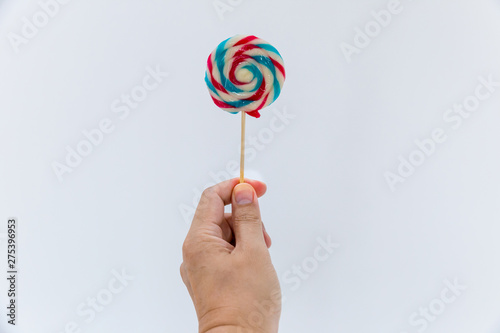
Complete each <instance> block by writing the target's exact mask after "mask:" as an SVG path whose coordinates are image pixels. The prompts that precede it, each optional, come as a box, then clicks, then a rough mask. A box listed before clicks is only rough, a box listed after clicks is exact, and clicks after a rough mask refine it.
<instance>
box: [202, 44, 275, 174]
mask: <svg viewBox="0 0 500 333" xmlns="http://www.w3.org/2000/svg"><path fill="white" fill-rule="evenodd" d="M205 82H206V84H207V86H208V91H209V93H210V95H211V97H212V100H213V101H214V103H215V105H217V106H218V107H219V108H221V109H222V110H224V111H227V112H230V113H238V112H240V111H241V163H240V181H241V182H243V169H244V159H243V156H244V142H245V114H248V115H250V116H252V117H255V118H259V117H260V113H259V111H260V110H261V109H263V108H265V107H266V106H269V105H270V104H271V103H273V102H274V101H275V100H276V99H277V98H278V96H279V95H280V93H281V88H282V87H283V83H284V82H285V67H284V65H283V59H282V58H281V55H280V53H279V52H278V50H276V49H275V48H274V47H273V46H272V45H270V44H269V43H267V42H266V41H264V40H262V39H260V38H258V37H255V36H242V35H237V36H234V37H231V38H228V39H226V40H225V41H223V42H222V43H220V44H219V46H217V48H216V49H215V50H214V51H213V52H212V53H211V54H210V55H209V57H208V61H207V71H206V75H205Z"/></svg>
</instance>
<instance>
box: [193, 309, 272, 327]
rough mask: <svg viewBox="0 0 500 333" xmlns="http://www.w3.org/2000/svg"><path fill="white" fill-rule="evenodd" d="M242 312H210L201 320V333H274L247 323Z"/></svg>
mask: <svg viewBox="0 0 500 333" xmlns="http://www.w3.org/2000/svg"><path fill="white" fill-rule="evenodd" d="M244 317H247V316H242V315H241V312H240V311H238V310H237V309H233V308H223V309H217V310H213V311H210V312H209V313H207V314H205V315H204V316H203V317H201V318H200V319H199V333H272V332H274V331H273V330H266V329H264V327H253V326H252V325H249V323H246V322H245V320H244V319H243V318H244Z"/></svg>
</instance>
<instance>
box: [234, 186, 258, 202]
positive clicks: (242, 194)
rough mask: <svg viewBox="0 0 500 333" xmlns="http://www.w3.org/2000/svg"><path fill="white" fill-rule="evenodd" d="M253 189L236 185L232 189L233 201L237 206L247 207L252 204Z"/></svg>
mask: <svg viewBox="0 0 500 333" xmlns="http://www.w3.org/2000/svg"><path fill="white" fill-rule="evenodd" d="M253 192H254V191H253V187H252V186H251V185H249V184H246V183H242V184H238V185H236V186H235V188H234V199H235V200H236V203H237V204H238V205H247V204H249V203H252V202H253Z"/></svg>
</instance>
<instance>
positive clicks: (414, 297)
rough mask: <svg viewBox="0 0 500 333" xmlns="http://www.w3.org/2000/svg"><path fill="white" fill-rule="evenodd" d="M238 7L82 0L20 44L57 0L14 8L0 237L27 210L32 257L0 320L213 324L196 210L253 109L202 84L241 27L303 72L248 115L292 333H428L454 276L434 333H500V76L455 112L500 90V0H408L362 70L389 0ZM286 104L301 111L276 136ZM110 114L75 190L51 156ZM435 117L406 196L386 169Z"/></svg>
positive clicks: (59, 157)
mask: <svg viewBox="0 0 500 333" xmlns="http://www.w3.org/2000/svg"><path fill="white" fill-rule="evenodd" d="M46 1H48V0H42V2H46ZM224 2H225V1H224ZM231 3H232V4H230V5H229V6H230V8H231V9H232V10H231V11H226V12H224V13H222V16H219V15H218V13H217V11H216V9H215V7H214V3H213V1H212V0H205V1H158V0H157V1H130V0H127V1H123V0H122V1H77V0H73V1H71V2H69V3H68V4H65V5H61V6H60V8H59V11H58V13H57V14H56V15H55V16H54V17H52V18H50V20H49V22H48V24H47V25H46V26H44V27H41V28H39V31H38V33H37V34H36V35H35V36H34V37H32V38H29V39H27V42H26V43H24V44H21V45H19V47H18V52H16V48H15V47H13V45H12V43H11V42H10V41H9V37H8V36H12V34H11V35H9V34H10V33H13V34H17V35H19V36H22V27H23V24H24V23H23V17H24V16H26V17H27V18H28V19H29V20H31V21H32V17H33V15H35V14H36V13H37V12H39V11H40V10H41V9H40V5H39V4H38V3H37V2H36V1H14V0H4V1H3V2H0V219H1V220H2V221H3V222H2V223H1V224H0V226H1V227H0V228H1V229H0V233H5V232H6V222H7V218H8V217H10V216H15V217H17V218H18V220H19V260H20V261H19V262H20V264H19V265H20V266H19V272H20V274H19V281H18V282H19V284H18V290H19V297H18V304H19V308H18V325H17V326H16V327H15V328H12V327H10V325H7V323H6V317H5V311H6V310H5V306H4V304H6V302H7V297H6V291H5V290H6V287H7V285H6V281H5V279H4V278H2V281H3V282H2V283H3V285H2V288H1V290H2V292H1V295H0V300H1V302H2V303H1V304H2V306H1V307H0V308H2V309H4V310H1V313H0V318H2V319H1V320H0V331H1V332H6V333H9V332H23V333H28V332H29V333H38V332H42V333H60V332H64V331H65V325H67V323H70V322H75V323H77V324H78V327H79V329H80V330H81V332H95V333H100V332H124V333H129V332H130V333H132V332H196V331H197V321H196V316H195V312H194V308H193V306H192V303H191V300H190V298H189V295H188V293H187V291H186V289H185V287H184V285H183V283H182V280H181V278H180V274H179V265H180V263H181V245H182V242H183V240H184V237H185V234H186V232H187V229H188V224H189V218H187V217H186V215H183V214H182V213H181V211H183V209H184V210H185V209H186V207H188V206H191V207H193V200H195V201H196V194H197V193H198V192H199V191H201V190H203V188H204V187H205V186H206V185H208V184H210V183H212V182H213V180H212V177H211V176H210V172H213V173H220V172H223V171H225V170H226V165H227V163H228V162H229V161H232V160H237V159H238V140H239V117H238V116H233V115H230V114H227V113H225V112H223V111H219V110H218V109H217V107H215V105H213V103H212V101H211V99H210V98H209V94H208V92H207V89H206V87H205V83H204V81H203V78H204V71H205V66H206V63H205V62H206V58H207V56H208V54H209V53H210V52H211V51H212V50H213V49H214V48H215V46H216V45H217V44H218V43H219V42H220V41H222V40H223V39H225V38H227V37H230V36H232V35H235V34H238V33H242V34H254V35H257V36H259V37H261V38H263V39H265V40H267V41H269V42H270V43H272V44H273V45H274V46H276V47H277V48H278V49H279V51H280V52H281V54H282V56H283V58H284V61H285V64H286V69H287V81H286V82H285V85H284V89H283V92H282V94H281V96H280V98H279V99H278V101H277V102H276V103H275V104H273V106H272V107H270V108H269V109H266V110H264V111H263V112H262V117H261V118H260V119H253V118H251V119H250V118H249V120H248V122H247V123H248V128H247V131H248V135H249V137H250V136H254V137H257V138H259V135H260V136H261V138H264V140H266V143H265V144H263V147H260V148H261V149H262V150H260V151H258V153H257V154H256V155H255V156H254V158H253V159H251V160H249V161H248V169H249V174H248V175H249V176H254V177H256V178H258V179H261V180H264V181H265V182H266V183H267V184H268V193H267V194H266V195H265V196H264V197H263V198H262V199H261V201H260V202H261V209H262V215H263V220H264V222H265V223H266V227H267V230H268V232H269V233H270V235H271V237H272V239H273V247H272V248H271V254H272V258H273V262H274V264H275V266H276V270H277V271H278V274H279V276H280V279H281V283H282V289H283V294H284V295H285V297H286V302H285V304H284V306H283V314H282V318H281V330H280V331H281V332H342V333H361V332H384V333H401V332H408V333H413V332H418V328H420V326H412V325H411V324H410V323H409V318H410V316H411V315H412V314H413V313H414V312H416V311H417V312H418V311H419V308H420V307H428V306H429V304H430V303H431V302H433V300H434V303H436V301H435V300H436V299H439V298H440V295H441V291H442V290H443V289H444V288H445V287H446V285H445V283H444V281H445V280H450V281H453V280H454V279H458V281H459V283H460V284H462V285H465V286H466V287H467V289H466V290H465V291H464V292H462V294H461V295H460V296H459V297H458V298H457V299H456V300H455V301H454V302H452V303H451V304H447V305H446V308H445V309H444V312H443V313H442V314H440V315H438V316H437V318H436V319H435V320H434V321H433V322H430V323H429V325H428V328H427V329H426V330H425V332H429V333H432V332H454V333H470V332H475V333H476V332H477V333H479V332H485V333H497V332H500V284H499V283H498V282H499V280H500V264H499V254H500V242H499V241H498V239H499V232H500V226H499V222H500V210H499V207H500V205H499V200H500V186H499V184H500V174H499V170H500V158H499V154H498V146H499V142H500V131H499V125H500V113H499V106H500V88H499V87H497V88H496V91H495V92H494V93H493V94H491V97H490V98H488V99H487V100H485V101H482V102H481V104H480V106H479V107H478V109H477V110H476V111H475V112H473V113H472V114H471V115H470V117H469V118H467V119H464V120H463V123H462V124H461V126H460V128H458V129H456V130H455V129H453V128H452V125H453V123H449V122H446V121H445V120H444V119H443V115H444V114H445V113H446V111H447V109H449V108H451V107H452V106H453V105H454V104H456V103H463V101H464V100H465V99H466V97H468V96H471V95H473V94H474V92H475V89H476V86H477V85H478V84H479V81H478V77H479V76H483V77H485V78H487V77H488V76H489V75H492V76H493V78H494V80H496V81H497V82H498V81H500V2H499V1H494V0H477V1H470V0H454V1H452V0H449V1H440V2H438V3H436V1H430V0H413V1H410V0H401V6H402V7H401V8H402V11H401V12H400V13H399V14H397V15H393V16H392V20H391V22H390V24H389V25H388V26H387V27H384V28H383V29H382V30H381V31H380V33H379V34H378V35H377V36H375V37H374V38H373V40H372V41H371V43H370V44H369V45H368V46H367V47H365V48H363V49H361V50H360V52H359V53H358V54H354V55H352V59H351V60H352V61H351V62H350V63H349V62H348V61H347V59H346V57H345V56H344V54H343V53H342V51H341V48H340V46H341V43H343V42H345V43H349V44H354V38H355V35H356V31H355V29H356V27H359V28H361V29H364V27H365V25H366V24H367V23H369V22H370V21H372V20H373V17H372V14H371V12H372V11H373V10H375V11H380V10H382V9H384V8H387V4H388V1H385V0H384V1H382V0H380V1H379V0H377V1H364V0H363V1H361V0H357V1H352V0H336V1H294V0H289V1H285V0H281V1H279V0H273V1H249V0H243V1H240V2H238V1H232V2H231ZM148 66H149V67H151V68H156V67H157V66H159V67H160V68H161V69H162V70H163V71H165V72H168V73H169V76H168V77H167V78H166V79H165V80H164V81H163V82H162V83H161V84H160V85H159V86H158V88H157V89H155V90H154V91H151V92H150V93H149V94H148V96H147V98H146V99H145V100H144V101H143V102H141V103H140V105H139V106H138V107H137V108H136V109H135V110H132V111H131V113H130V114H129V116H128V117H126V118H125V119H120V118H119V115H120V114H117V113H114V112H113V111H112V109H111V104H112V103H113V101H114V100H115V99H117V98H118V99H119V98H120V96H121V95H122V94H130V92H131V90H132V89H133V88H134V87H136V86H138V85H140V84H141V83H142V79H143V78H144V76H145V75H147V71H146V68H147V67H148ZM276 112H277V113H283V112H287V113H288V114H290V115H293V116H294V118H293V119H290V120H289V123H288V124H287V125H286V126H285V127H284V129H283V130H281V131H279V132H276V131H275V132H272V135H273V138H272V140H271V139H270V138H269V136H265V135H269V130H266V128H268V129H269V128H270V124H271V122H273V118H274V117H275V114H276ZM105 118H109V119H111V121H112V122H113V125H114V126H115V127H114V131H113V132H112V133H111V134H106V135H105V137H104V139H103V141H102V143H101V144H100V145H98V146H96V147H94V148H93V151H92V153H90V154H89V155H88V156H87V157H85V158H84V159H83V161H82V162H81V164H80V165H79V166H77V167H76V168H74V169H73V171H72V172H71V173H66V174H64V175H63V177H62V181H59V180H58V177H57V176H56V174H55V173H54V171H53V167H52V165H53V163H54V162H55V161H57V162H59V163H65V161H64V160H65V157H66V154H67V151H66V147H67V146H69V147H72V148H73V149H76V146H77V145H78V143H79V142H81V141H82V140H84V139H85V137H84V136H83V134H82V131H84V130H91V129H94V128H96V127H97V126H98V124H99V122H100V121H101V120H102V119H105ZM435 128H442V129H443V130H444V131H445V133H446V136H447V140H446V141H445V142H444V143H441V144H438V145H436V148H435V152H434V153H433V154H432V155H431V156H429V157H428V158H426V159H425V161H424V163H423V164H422V165H421V166H419V167H418V168H416V170H415V171H414V173H413V175H411V176H409V177H408V178H406V181H405V182H404V183H398V184H396V186H395V191H391V189H390V187H389V185H388V183H387V182H386V179H385V178H384V174H385V173H386V172H393V173H396V172H397V168H398V165H399V160H398V157H399V156H400V155H401V156H403V157H404V158H408V157H409V155H410V154H411V153H412V152H413V151H415V150H416V149H417V146H416V145H415V143H414V141H415V140H423V139H426V138H429V137H430V136H431V132H432V130H433V129H435ZM262 131H264V132H265V133H264V132H262ZM263 133H264V134H263ZM259 140H260V139H259ZM260 144H262V142H261V143H260ZM233 175H236V174H235V173H233ZM186 214H187V213H186ZM3 236H5V235H3ZM328 236H330V237H331V239H332V240H333V241H335V242H337V243H338V244H340V247H339V248H338V249H336V250H335V251H334V252H333V253H332V254H331V256H330V257H329V258H328V260H327V261H324V262H319V264H318V265H317V267H313V268H314V269H311V266H309V269H310V270H312V272H311V273H309V274H308V278H307V279H301V280H299V281H300V285H299V286H298V288H296V287H297V284H296V283H291V282H290V281H289V280H286V279H285V277H286V276H288V277H290V275H287V274H290V270H291V269H292V268H293V266H294V265H298V266H300V265H302V264H303V263H304V262H307V263H309V264H311V262H313V263H314V260H313V261H311V259H310V258H311V257H312V256H313V255H314V250H315V248H316V247H317V246H318V244H319V243H318V241H317V238H318V237H320V238H322V239H326V238H327V237H328ZM5 247H6V243H5V239H3V240H2V244H1V249H2V250H1V253H2V254H1V255H0V257H1V258H4V259H2V267H4V268H2V271H5V265H6V263H5V261H6V260H5V257H6V255H5V251H6V250H5ZM122 269H124V270H125V271H126V272H127V274H129V275H131V276H133V277H134V280H133V281H130V282H129V284H128V286H127V287H126V288H125V289H124V290H123V291H122V292H121V293H119V294H116V295H114V298H113V300H112V302H111V303H110V304H108V305H106V306H105V307H104V309H103V310H102V312H100V313H96V316H95V318H94V319H93V320H91V321H90V322H86V321H85V319H87V318H88V317H82V316H79V315H78V314H77V313H76V309H77V308H78V306H79V305H80V304H82V303H84V304H85V302H87V299H88V298H89V297H96V295H98V294H99V293H100V292H102V290H103V289H104V288H106V287H107V286H108V283H109V281H110V280H111V279H112V278H113V274H112V271H113V270H116V271H121V270H122ZM287 272H288V273H287ZM3 274H4V273H0V276H3Z"/></svg>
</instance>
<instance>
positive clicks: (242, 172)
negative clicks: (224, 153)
mask: <svg viewBox="0 0 500 333" xmlns="http://www.w3.org/2000/svg"><path fill="white" fill-rule="evenodd" d="M245 113H246V112H245V111H241V156H240V183H244V182H245Z"/></svg>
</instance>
